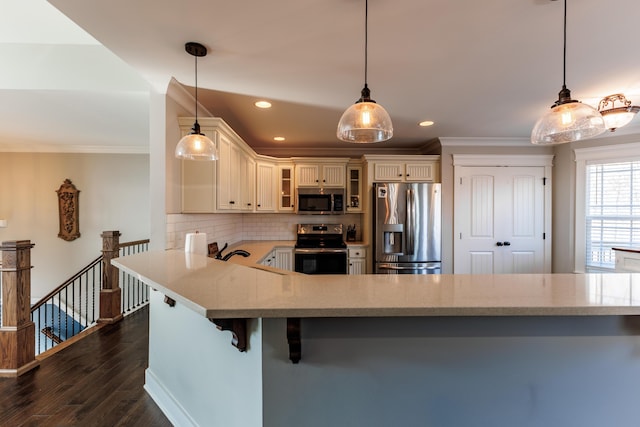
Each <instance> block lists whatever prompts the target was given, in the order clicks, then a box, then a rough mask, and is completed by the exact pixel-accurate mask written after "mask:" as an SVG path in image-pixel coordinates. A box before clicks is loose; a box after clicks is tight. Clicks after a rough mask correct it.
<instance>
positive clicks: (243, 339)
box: [209, 319, 247, 352]
mask: <svg viewBox="0 0 640 427" xmlns="http://www.w3.org/2000/svg"><path fill="white" fill-rule="evenodd" d="M209 320H210V321H211V322H212V323H214V324H215V325H216V327H217V328H218V329H219V330H221V331H231V334H232V336H233V338H232V339H231V344H232V345H233V346H234V347H235V348H237V349H238V350H239V351H242V352H244V351H247V319H209Z"/></svg>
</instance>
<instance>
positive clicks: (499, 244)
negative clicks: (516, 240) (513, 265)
mask: <svg viewBox="0 0 640 427" xmlns="http://www.w3.org/2000/svg"><path fill="white" fill-rule="evenodd" d="M496 246H504V244H503V243H502V242H497V243H496Z"/></svg>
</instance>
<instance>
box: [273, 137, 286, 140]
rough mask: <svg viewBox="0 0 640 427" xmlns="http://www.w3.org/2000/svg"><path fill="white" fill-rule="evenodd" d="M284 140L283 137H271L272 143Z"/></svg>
mask: <svg viewBox="0 0 640 427" xmlns="http://www.w3.org/2000/svg"><path fill="white" fill-rule="evenodd" d="M284 139H285V138H284V136H274V137H273V140H274V141H284Z"/></svg>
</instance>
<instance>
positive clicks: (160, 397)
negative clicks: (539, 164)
mask: <svg viewBox="0 0 640 427" xmlns="http://www.w3.org/2000/svg"><path fill="white" fill-rule="evenodd" d="M254 256H256V257H258V256H259V254H254ZM238 261H239V262H245V263H247V262H248V261H249V260H248V259H246V260H245V259H238ZM113 264H114V265H115V266H117V267H118V268H120V269H122V270H124V271H126V272H128V273H130V274H133V275H135V276H137V277H139V278H140V279H141V280H143V281H144V282H145V283H147V284H148V285H150V286H151V287H152V288H153V289H155V292H152V293H151V310H150V332H149V339H150V346H149V367H148V369H147V371H146V385H145V388H146V389H147V391H148V392H149V394H150V395H151V396H152V397H153V398H154V400H155V401H156V402H157V403H158V405H159V406H160V407H161V408H162V409H163V411H165V413H166V414H167V416H168V418H169V419H171V420H172V422H174V424H176V425H201V426H278V427H282V426H327V425H334V426H390V425H402V426H425V425H437V426H467V425H473V426H485V425H491V426H513V425H530V426H538V425H539V426H548V425H580V426H600V425H616V426H627V425H628V426H632V425H637V420H638V419H640V418H639V417H640V411H639V410H638V409H637V405H636V404H635V403H636V399H635V396H637V395H638V393H639V392H640V381H638V379H640V356H639V354H640V351H639V349H640V340H639V338H638V334H639V333H640V332H639V327H638V325H637V324H636V321H635V319H636V317H635V316H638V315H640V275H635V274H608V275H605V274H595V275H573V274H543V275H487V276H482V275H476V276H473V275H424V276H413V275H407V276H404V275H398V276H395V275H336V276H324V275H318V276H306V275H301V274H296V273H291V272H278V271H275V270H273V269H268V268H267V269H266V270H265V269H264V268H263V267H259V268H255V267H253V266H251V265H241V264H236V263H232V262H227V263H225V262H221V261H217V260H214V259H211V258H207V257H204V256H199V255H194V254H185V253H184V252H182V251H164V252H147V253H142V254H137V255H133V256H128V257H123V258H118V259H114V260H113ZM165 301H166V302H168V303H170V304H168V303H166V302H165ZM291 318H293V319H295V318H301V329H300V331H299V332H297V331H295V330H294V331H291V330H288V326H289V323H288V322H287V319H291ZM209 319H212V320H216V321H217V322H218V324H220V321H221V320H224V319H248V320H246V326H247V335H246V344H247V348H246V351H244V352H240V351H238V349H237V348H235V347H233V346H232V345H231V344H230V341H231V334H230V333H229V332H226V331H219V330H217V329H216V327H215V325H214V324H213V323H212V322H210V321H209ZM288 334H289V341H288V337H287V335H288ZM292 338H293V341H295V340H296V339H299V340H300V341H301V346H302V359H301V360H300V362H299V363H297V364H294V363H292V362H291V361H290V356H291V349H292V346H291V339H292ZM294 344H295V343H294ZM294 347H295V345H294Z"/></svg>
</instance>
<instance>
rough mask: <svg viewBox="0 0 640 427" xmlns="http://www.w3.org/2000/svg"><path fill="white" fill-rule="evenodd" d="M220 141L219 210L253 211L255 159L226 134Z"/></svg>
mask: <svg viewBox="0 0 640 427" xmlns="http://www.w3.org/2000/svg"><path fill="white" fill-rule="evenodd" d="M218 143H219V144H218V153H219V157H220V158H219V160H218V174H217V186H216V187H217V205H216V207H217V210H218V211H253V210H254V206H253V204H254V199H255V177H256V171H255V167H256V166H255V165H256V164H255V160H253V159H252V158H251V157H250V156H249V154H248V153H247V152H246V151H244V150H243V149H242V148H241V147H240V146H238V145H237V144H235V143H234V141H232V140H231V139H230V138H228V137H227V136H226V135H223V134H220V136H219V139H218Z"/></svg>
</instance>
